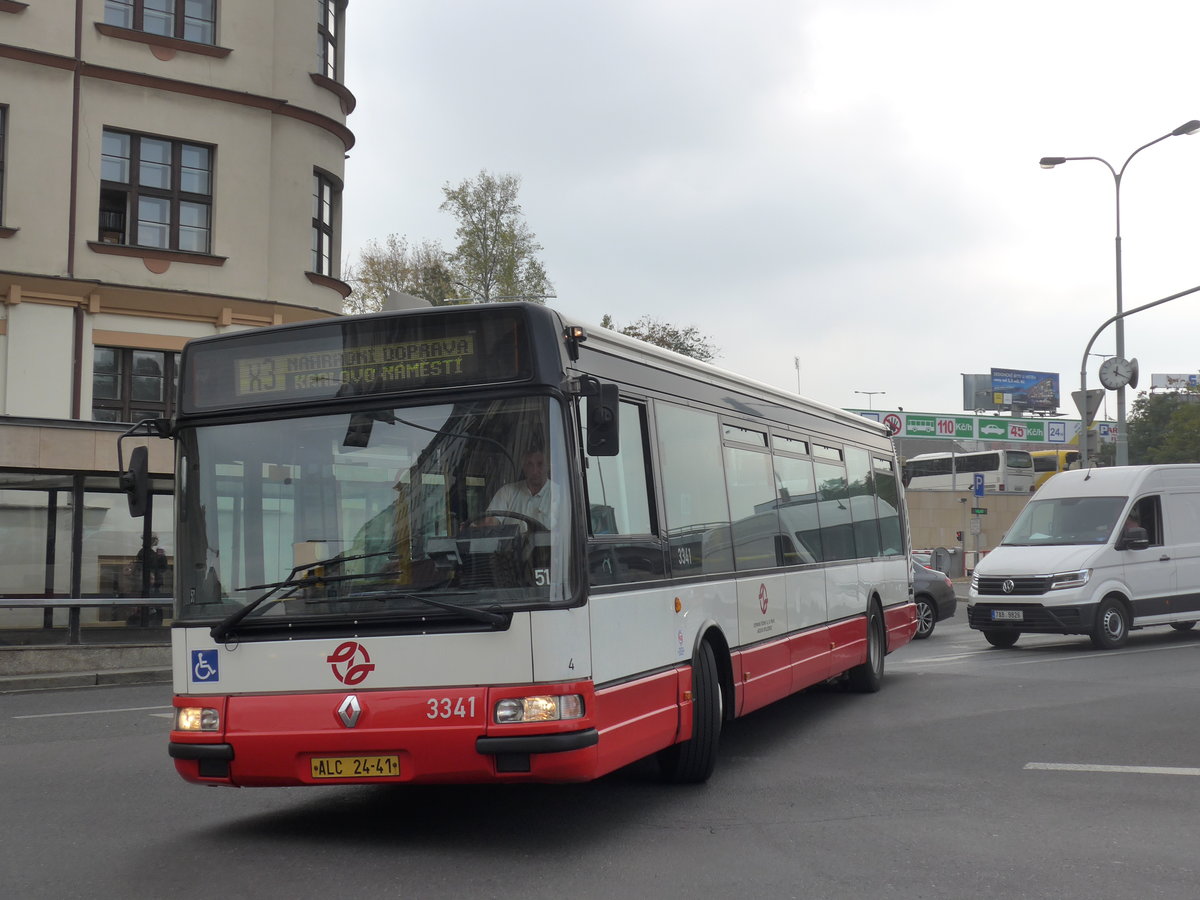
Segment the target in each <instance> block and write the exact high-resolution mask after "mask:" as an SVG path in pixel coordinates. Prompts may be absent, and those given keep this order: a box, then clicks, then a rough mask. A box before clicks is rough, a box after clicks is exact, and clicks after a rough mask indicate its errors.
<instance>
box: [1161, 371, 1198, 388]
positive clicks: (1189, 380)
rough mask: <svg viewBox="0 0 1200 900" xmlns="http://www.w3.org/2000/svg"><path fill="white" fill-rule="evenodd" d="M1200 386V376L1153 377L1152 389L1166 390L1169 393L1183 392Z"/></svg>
mask: <svg viewBox="0 0 1200 900" xmlns="http://www.w3.org/2000/svg"><path fill="white" fill-rule="evenodd" d="M1197 385H1200V376H1198V375H1151V376H1150V387H1152V388H1165V389H1166V390H1169V391H1182V390H1185V389H1187V388H1194V387H1196V386H1197Z"/></svg>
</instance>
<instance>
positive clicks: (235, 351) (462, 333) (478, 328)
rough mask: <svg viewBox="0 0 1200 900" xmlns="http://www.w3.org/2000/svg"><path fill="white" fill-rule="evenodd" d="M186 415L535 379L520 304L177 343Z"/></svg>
mask: <svg viewBox="0 0 1200 900" xmlns="http://www.w3.org/2000/svg"><path fill="white" fill-rule="evenodd" d="M181 372H182V384H181V385H180V409H181V413H182V414H183V415H190V414H193V413H201V412H206V411H213V410H219V409H229V410H235V409H257V408H259V407H263V406H277V405H283V404H292V403H321V402H324V401H326V400H344V399H349V398H355V397H364V396H372V395H377V394H409V393H412V392H414V391H426V390H440V389H445V388H456V387H464V386H484V385H491V384H508V383H512V382H514V381H524V380H527V379H529V378H532V377H533V375H534V372H533V354H532V353H531V352H530V336H529V329H528V327H527V324H526V321H525V316H524V313H523V311H522V310H521V309H512V310H508V309H502V310H501V309H494V308H493V309H488V310H482V309H480V310H472V309H466V310H460V309H448V310H437V311H428V312H426V311H422V312H405V313H400V314H395V315H380V316H369V317H363V318H357V317H350V318H345V319H338V320H334V321H327V322H319V323H312V324H311V325H305V326H302V327H297V328H287V329H280V330H278V331H276V330H264V331H243V332H238V333H237V334H230V335H221V336H219V337H213V338H202V339H201V340H197V341H191V342H189V343H188V344H187V345H186V346H185V347H184V348H183V360H182V365H181Z"/></svg>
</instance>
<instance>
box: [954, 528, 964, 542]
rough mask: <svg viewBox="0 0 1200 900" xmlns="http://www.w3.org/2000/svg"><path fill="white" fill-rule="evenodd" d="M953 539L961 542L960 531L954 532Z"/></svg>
mask: <svg viewBox="0 0 1200 900" xmlns="http://www.w3.org/2000/svg"><path fill="white" fill-rule="evenodd" d="M954 539H955V540H956V541H958V542H959V543H960V544H961V543H962V532H961V531H956V532H954Z"/></svg>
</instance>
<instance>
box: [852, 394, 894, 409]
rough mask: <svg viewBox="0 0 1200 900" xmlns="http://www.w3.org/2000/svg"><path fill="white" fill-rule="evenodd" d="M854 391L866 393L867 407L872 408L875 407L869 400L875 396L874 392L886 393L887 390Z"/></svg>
mask: <svg viewBox="0 0 1200 900" xmlns="http://www.w3.org/2000/svg"><path fill="white" fill-rule="evenodd" d="M854 393H856V394H866V395H867V409H869V410H873V409H874V408H875V407H874V406H873V405H872V403H871V401H872V400H873V399H874V398H875V395H876V394H886V393H887V391H855V392H854Z"/></svg>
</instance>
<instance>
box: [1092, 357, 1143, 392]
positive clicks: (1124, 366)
mask: <svg viewBox="0 0 1200 900" xmlns="http://www.w3.org/2000/svg"><path fill="white" fill-rule="evenodd" d="M1100 383H1101V384H1102V385H1104V386H1105V387H1106V388H1108V389H1109V390H1110V391H1115V390H1119V389H1120V388H1123V387H1125V386H1126V385H1128V386H1129V387H1137V383H1138V362H1137V360H1136V359H1121V357H1119V356H1111V357H1109V358H1108V359H1106V360H1105V361H1104V362H1103V363H1101V364H1100Z"/></svg>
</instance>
